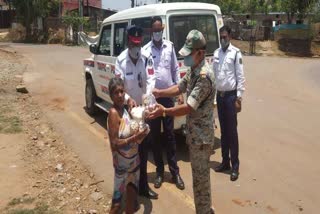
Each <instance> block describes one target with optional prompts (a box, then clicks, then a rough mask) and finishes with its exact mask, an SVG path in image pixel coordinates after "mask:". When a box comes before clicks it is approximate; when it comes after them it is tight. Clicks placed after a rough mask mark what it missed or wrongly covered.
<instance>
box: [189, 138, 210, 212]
mask: <svg viewBox="0 0 320 214" xmlns="http://www.w3.org/2000/svg"><path fill="white" fill-rule="evenodd" d="M211 151H212V145H194V144H189V153H190V162H191V168H192V178H193V196H194V203H195V207H196V213H197V214H211V213H212V210H211V184H210V166H209V162H210V154H211Z"/></svg>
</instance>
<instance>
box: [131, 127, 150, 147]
mask: <svg viewBox="0 0 320 214" xmlns="http://www.w3.org/2000/svg"><path fill="white" fill-rule="evenodd" d="M148 129H149V128H146V129H144V130H143V131H138V132H137V133H136V134H135V137H134V140H135V143H137V144H141V143H142V141H143V139H144V138H145V137H146V136H147V135H148V133H149V130H148Z"/></svg>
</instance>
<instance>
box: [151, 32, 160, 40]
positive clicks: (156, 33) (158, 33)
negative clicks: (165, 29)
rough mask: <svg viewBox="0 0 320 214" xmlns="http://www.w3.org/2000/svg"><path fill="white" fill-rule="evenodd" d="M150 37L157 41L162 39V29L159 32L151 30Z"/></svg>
mask: <svg viewBox="0 0 320 214" xmlns="http://www.w3.org/2000/svg"><path fill="white" fill-rule="evenodd" d="M152 38H153V40H154V41H156V42H159V41H160V40H161V39H162V31H159V32H153V33H152Z"/></svg>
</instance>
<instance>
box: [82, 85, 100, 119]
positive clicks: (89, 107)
mask: <svg viewBox="0 0 320 214" xmlns="http://www.w3.org/2000/svg"><path fill="white" fill-rule="evenodd" d="M85 99H86V111H87V113H88V114H89V115H95V114H96V113H97V112H98V110H99V109H98V107H97V106H96V105H95V103H96V102H97V101H98V97H97V94H96V90H95V88H94V85H93V81H92V79H87V81H86V88H85Z"/></svg>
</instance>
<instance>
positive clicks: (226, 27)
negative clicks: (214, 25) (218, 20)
mask: <svg viewBox="0 0 320 214" xmlns="http://www.w3.org/2000/svg"><path fill="white" fill-rule="evenodd" d="M223 31H225V32H227V33H228V34H229V35H231V28H230V27H229V26H228V25H224V26H222V27H221V28H220V30H219V32H220V33H222V32H223Z"/></svg>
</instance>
